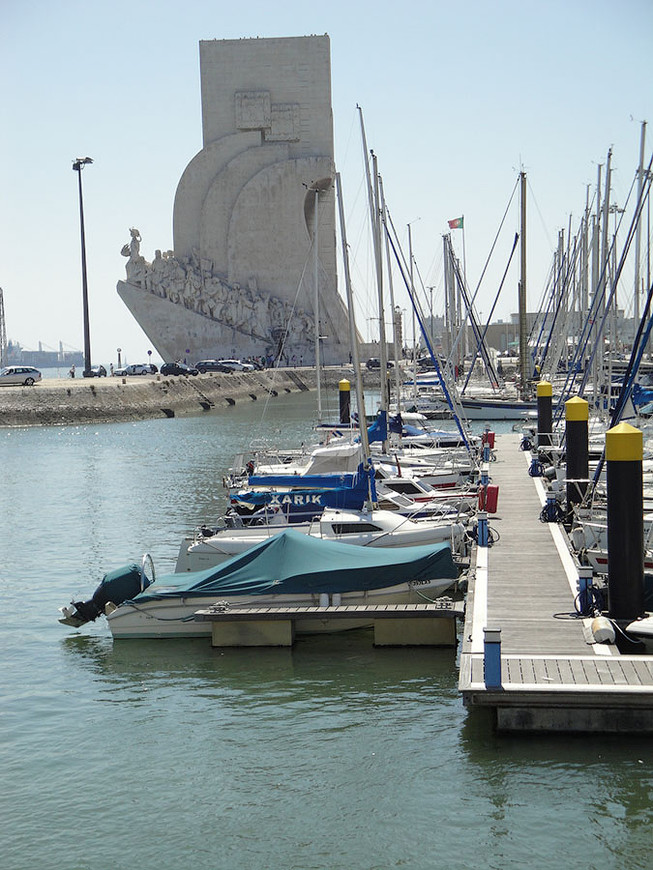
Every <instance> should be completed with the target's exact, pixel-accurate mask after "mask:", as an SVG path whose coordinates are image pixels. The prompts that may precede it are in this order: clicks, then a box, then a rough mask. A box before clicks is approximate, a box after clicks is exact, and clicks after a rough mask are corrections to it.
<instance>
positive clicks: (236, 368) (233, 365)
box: [218, 359, 254, 372]
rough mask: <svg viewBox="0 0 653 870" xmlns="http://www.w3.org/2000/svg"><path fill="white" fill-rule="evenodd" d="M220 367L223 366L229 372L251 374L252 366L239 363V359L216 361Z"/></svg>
mask: <svg viewBox="0 0 653 870" xmlns="http://www.w3.org/2000/svg"><path fill="white" fill-rule="evenodd" d="M218 362H219V363H220V365H223V366H225V367H226V368H227V369H229V371H230V372H253V371H254V366H253V365H252V364H251V363H246V362H241V361H240V360H239V359H221V360H218Z"/></svg>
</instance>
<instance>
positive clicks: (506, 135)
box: [0, 0, 653, 364]
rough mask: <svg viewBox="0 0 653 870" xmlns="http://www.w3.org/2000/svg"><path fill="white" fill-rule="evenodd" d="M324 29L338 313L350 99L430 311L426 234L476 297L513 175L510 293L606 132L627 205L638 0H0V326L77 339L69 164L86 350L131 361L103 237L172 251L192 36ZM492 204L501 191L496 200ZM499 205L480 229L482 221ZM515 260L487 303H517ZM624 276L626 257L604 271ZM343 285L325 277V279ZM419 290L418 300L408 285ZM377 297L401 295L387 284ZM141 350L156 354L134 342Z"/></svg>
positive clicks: (648, 69) (361, 235) (645, 99)
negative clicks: (451, 226)
mask: <svg viewBox="0 0 653 870" xmlns="http://www.w3.org/2000/svg"><path fill="white" fill-rule="evenodd" d="M323 33H328V34H329V36H330V40H331V73H332V100H333V118H334V132H335V159H336V167H337V169H338V170H339V172H340V173H341V177H342V185H343V199H344V203H345V213H346V215H347V234H348V240H349V245H350V258H351V266H352V278H353V287H354V293H355V296H356V300H357V301H356V318H357V325H358V327H359V329H360V330H361V332H362V333H363V335H364V336H366V337H370V336H373V334H374V331H375V330H376V329H378V320H376V322H375V317H376V314H375V309H374V305H375V303H374V302H373V299H374V294H375V292H376V291H375V289H374V287H373V285H372V282H371V277H370V275H371V271H370V268H369V264H370V243H369V231H368V230H367V228H366V221H367V217H366V214H365V207H366V201H365V195H366V194H365V190H364V186H363V185H364V164H363V154H362V146H361V138H360V128H359V115H358V111H357V108H356V107H357V105H359V106H360V107H361V108H362V111H363V116H364V120H365V129H366V135H367V142H368V146H369V148H370V149H373V150H374V153H375V154H376V155H377V158H378V168H379V172H380V174H381V175H382V177H383V185H384V190H385V196H386V201H387V203H388V208H389V211H390V214H391V216H392V219H393V222H394V224H395V226H396V227H397V231H398V233H399V236H400V239H401V242H402V245H404V246H405V247H406V250H407V237H408V230H407V227H408V225H409V224H410V227H411V236H412V247H413V254H414V257H415V262H416V264H417V268H418V270H419V275H420V280H423V283H424V285H425V286H426V287H432V288H433V289H432V291H428V292H429V296H430V297H431V298H432V299H433V307H434V309H435V313H442V309H443V304H444V303H443V286H442V281H443V278H442V237H443V235H444V234H445V233H447V232H448V224H447V222H448V220H451V219H454V218H457V217H461V216H464V231H461V230H453V231H452V238H453V243H454V246H455V248H456V253H457V254H458V256H459V258H460V260H461V263H462V265H463V267H464V270H465V274H466V278H467V283H468V285H469V286H470V288H471V289H472V291H474V290H475V288H476V287H477V286H478V285H479V281H480V279H481V274H482V272H483V270H484V266H485V263H486V261H487V260H488V257H489V255H490V250H491V248H492V246H493V243H494V242H495V239H496V245H495V253H494V254H493V257H492V259H491V265H490V267H488V269H487V271H486V275H485V277H484V278H483V281H482V282H480V286H479V289H478V294H477V297H476V307H477V309H478V310H479V311H480V312H481V315H484V314H485V315H487V313H488V312H489V309H490V306H491V304H492V301H493V300H494V297H495V293H496V290H497V287H498V283H499V280H500V276H501V274H502V273H503V271H504V269H505V265H506V263H507V258H508V254H509V251H510V248H511V247H512V240H513V237H514V233H515V232H516V231H518V229H519V215H518V205H517V199H516V198H514V199H512V201H511V197H512V194H513V189H514V187H515V184H516V182H517V178H518V174H519V171H520V169H523V170H524V171H525V172H526V173H527V179H528V196H527V202H528V232H527V240H528V247H527V276H528V277H527V287H528V308H529V310H535V309H536V308H537V307H538V305H539V302H540V299H541V294H542V292H543V289H544V287H545V284H546V280H547V276H548V272H549V269H550V266H551V261H552V255H553V251H554V249H555V247H556V245H557V237H558V232H559V230H561V229H562V228H567V227H568V226H569V225H570V224H571V226H572V228H575V227H577V222H578V220H579V217H580V216H581V214H582V212H583V209H584V207H585V199H586V191H587V188H588V185H591V186H592V188H593V187H594V186H595V184H596V178H597V165H598V164H605V161H606V155H607V152H608V149H610V148H612V153H613V157H612V164H613V169H614V174H613V180H612V201H614V202H616V203H617V204H619V205H621V204H623V203H625V202H626V199H627V197H628V192H629V190H630V188H631V184H632V181H633V178H634V176H635V171H636V169H637V164H638V159H639V147H640V130H641V122H642V121H648V122H649V127H648V128H647V137H648V138H647V146H646V160H647V162H648V159H649V158H650V154H651V148H652V146H653V130H651V126H650V125H651V122H653V62H652V61H651V52H650V45H651V41H652V40H653V3H652V2H651V0H621V2H620V3H618V4H617V3H614V2H613V0H548V2H544V3H543V2H541V0H540V2H531V0H496V2H494V3H488V2H487V0H458V2H450V0H449V2H442V0H430V2H424V0H413V2H411V3H409V4H405V5H399V4H396V3H379V2H378V0H375V2H368V0H349V2H346V3H345V2H342V0H331V2H329V3H323V4H309V3H306V2H304V0H302V2H298V0H286V2H284V3H283V4H272V3H269V2H260V0H250V2H248V3H244V4H242V5H241V4H234V3H220V2H215V0H211V2H209V0H185V2H183V3H180V2H174V0H157V2H147V0H142V2H141V3H138V4H134V3H131V2H130V3H127V2H125V0H111V2H104V0H94V2H92V3H88V2H79V0H0V75H1V78H2V82H3V94H2V120H3V123H2V136H1V137H0V157H1V159H0V171H1V173H2V176H1V190H2V197H1V201H0V221H1V226H0V239H1V248H0V252H1V257H0V287H1V288H2V290H3V296H4V307H5V321H6V331H7V337H8V338H9V339H11V340H14V341H18V342H20V343H21V344H22V345H23V347H25V348H27V349H37V348H38V346H39V342H40V343H41V346H42V347H43V349H46V350H49V349H58V347H59V343H60V342H62V343H63V346H64V349H66V350H69V349H74V350H81V349H83V318H82V279H81V255H80V227H79V201H78V189H77V174H76V173H73V172H72V171H71V170H72V161H73V160H74V159H75V158H77V157H85V156H90V157H92V158H93V160H94V163H93V165H91V166H88V167H87V168H86V169H85V170H84V173H83V189H84V212H85V225H86V250H87V271H88V288H89V289H88V292H89V311H90V334H91V347H92V358H93V362H104V363H105V364H108V363H109V362H110V361H115V359H116V350H117V348H118V347H120V348H121V349H122V359H123V361H127V362H139V361H143V360H145V359H147V351H148V350H149V349H151V346H150V344H149V341H148V339H147V337H146V336H145V334H144V333H143V332H142V330H141V329H140V327H139V326H138V324H136V322H135V321H134V319H133V318H132V316H131V314H130V313H129V311H128V310H127V308H126V307H125V306H124V304H123V302H122V301H121V300H120V298H119V296H118V294H117V292H116V284H117V282H118V281H119V280H121V279H123V278H124V276H125V262H126V261H125V259H124V258H123V257H122V256H121V254H120V250H121V248H122V246H123V245H124V244H125V243H126V242H127V241H128V240H129V228H130V227H132V226H135V227H138V229H139V230H140V232H141V235H142V238H143V243H142V246H141V252H142V253H143V254H144V255H145V257H146V259H152V257H153V256H154V251H155V249H157V248H159V249H162V250H167V249H171V248H172V247H173V240H172V213H173V202H174V196H175V191H176V187H177V183H178V181H179V179H180V177H181V174H182V172H183V170H184V169H185V167H186V165H187V164H188V163H189V162H190V160H191V159H192V157H193V156H194V155H195V154H196V153H197V152H198V151H199V150H201V148H202V138H201V115H200V81H199V42H200V40H207V39H235V38H241V37H257V36H258V37H271V36H303V35H308V34H323ZM509 203H511V205H510V208H508V205H509ZM504 214H505V215H506V219H505V222H504V226H503V229H502V231H501V234H500V235H499V236H498V237H497V233H498V231H499V227H500V224H501V222H502V219H503V217H504ZM517 277H518V276H517V274H516V273H515V276H514V279H513V278H512V276H511V277H510V279H509V280H507V281H506V286H505V289H504V290H503V291H502V294H501V297H500V299H499V303H498V305H497V308H496V311H495V319H496V318H502V319H507V318H509V316H510V314H511V313H513V312H514V311H516V310H517V303H516V299H517V289H516V287H517ZM623 280H624V281H627V280H628V275H627V274H625V275H624V279H623ZM341 290H342V291H343V293H344V288H342V287H341ZM427 298H428V297H427ZM397 304H398V305H399V306H400V307H402V308H405V309H407V308H408V306H409V302H408V298H407V296H406V295H405V294H404V293H403V291H402V290H401V289H400V288H398V289H397ZM152 358H153V359H154V360H156V359H157V355H156V353H154V355H153V357H152Z"/></svg>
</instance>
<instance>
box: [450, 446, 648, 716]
mask: <svg viewBox="0 0 653 870" xmlns="http://www.w3.org/2000/svg"><path fill="white" fill-rule="evenodd" d="M496 443H497V447H496V461H495V462H492V463H491V464H490V477H491V481H492V483H494V484H498V485H499V489H500V497H499V511H498V513H497V514H496V516H495V517H491V522H490V527H491V529H493V530H495V531H496V533H498V540H496V541H495V542H494V543H493V544H492V546H490V547H478V548H477V550H476V560H475V566H474V567H473V570H472V571H470V581H469V590H468V595H467V612H466V618H465V628H464V636H463V643H462V648H461V660H460V673H459V689H460V692H461V693H462V697H463V701H464V703H465V705H466V706H467V707H468V708H471V709H473V708H479V707H485V708H490V709H491V710H492V711H493V712H494V716H495V723H496V727H497V729H498V730H500V731H503V730H505V731H524V730H525V731H529V730H532V731H603V732H606V731H607V732H618V731H623V732H637V733H644V732H652V731H653V656H650V655H624V654H621V653H620V652H619V650H618V649H617V647H616V646H614V645H609V644H604V643H595V642H594V637H593V634H592V631H591V628H590V623H591V619H585V618H582V617H580V616H579V615H578V613H577V612H576V608H575V599H576V597H577V595H578V591H579V588H578V577H579V572H578V568H579V566H578V564H577V562H576V561H575V559H574V557H573V556H572V554H571V552H570V549H569V546H568V543H567V537H566V534H565V531H564V528H563V527H562V526H561V525H559V524H558V523H546V522H542V521H541V520H540V514H541V512H542V509H543V506H544V505H545V503H546V489H545V484H544V482H543V480H542V479H541V478H538V477H530V476H529V473H528V467H529V464H530V458H531V456H530V453H524V452H523V451H521V450H520V449H519V443H520V437H519V435H517V434H505V435H499V436H497V442H496ZM486 629H488V630H489V632H488V633H486Z"/></svg>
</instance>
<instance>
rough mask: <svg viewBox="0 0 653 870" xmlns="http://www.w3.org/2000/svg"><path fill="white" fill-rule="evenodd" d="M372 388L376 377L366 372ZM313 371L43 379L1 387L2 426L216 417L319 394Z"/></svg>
mask: <svg viewBox="0 0 653 870" xmlns="http://www.w3.org/2000/svg"><path fill="white" fill-rule="evenodd" d="M343 378H346V379H347V380H349V381H351V382H352V392H353V390H354V384H353V378H354V375H353V370H352V369H351V368H328V369H326V370H325V371H324V374H323V380H322V383H323V385H324V386H325V387H326V388H329V389H334V388H335V389H337V385H338V382H339V381H340V380H341V379H343ZM365 380H366V382H369V385H370V386H374V385H375V381H376V385H378V381H379V376H378V373H377V372H366V373H365ZM316 386H317V384H316V376H315V370H314V369H312V368H299V369H291V368H282V369H270V370H267V371H262V372H247V373H239V374H236V373H234V374H219V373H210V374H208V373H207V374H205V375H198V376H196V377H188V378H187V377H164V376H163V375H160V374H158V375H145V376H132V377H126V378H116V377H113V378H112V377H107V378H88V379H87V378H67V379H52V380H49V379H45V380H43V381H41V382H40V383H38V384H36V385H35V386H33V387H18V386H14V387H6V386H5V387H2V388H0V427H7V426H57V425H59V426H64V425H71V424H83V423H107V422H120V421H129V420H148V419H153V418H156V417H176V416H181V415H187V414H196V413H201V412H203V411H205V412H213V411H217V410H220V409H224V408H229V407H231V406H233V405H236V404H240V403H242V402H253V401H257V400H265V399H267V398H268V396H270V397H271V398H272V400H273V401H277V400H280V399H281V398H282V397H283V396H285V395H287V394H288V393H295V392H299V391H305V390H314V389H316Z"/></svg>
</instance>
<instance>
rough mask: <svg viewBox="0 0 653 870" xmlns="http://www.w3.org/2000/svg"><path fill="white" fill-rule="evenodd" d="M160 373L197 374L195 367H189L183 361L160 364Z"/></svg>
mask: <svg viewBox="0 0 653 870" xmlns="http://www.w3.org/2000/svg"><path fill="white" fill-rule="evenodd" d="M161 374H162V375H198V374H199V372H198V371H197V369H194V368H191V367H190V366H187V365H185V364H184V363H179V362H173V363H164V364H163V365H162V366H161Z"/></svg>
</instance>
